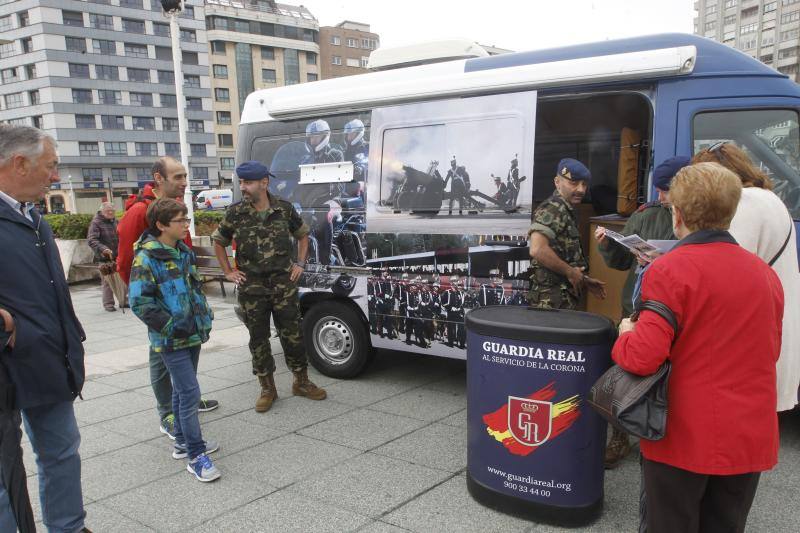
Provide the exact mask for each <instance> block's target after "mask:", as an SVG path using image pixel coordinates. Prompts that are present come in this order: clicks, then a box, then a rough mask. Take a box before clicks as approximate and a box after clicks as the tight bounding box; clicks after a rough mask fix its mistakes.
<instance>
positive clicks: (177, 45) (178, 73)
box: [161, 0, 195, 237]
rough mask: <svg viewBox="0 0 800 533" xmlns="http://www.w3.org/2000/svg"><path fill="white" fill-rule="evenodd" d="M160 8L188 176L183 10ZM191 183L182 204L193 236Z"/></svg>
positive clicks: (168, 2)
mask: <svg viewBox="0 0 800 533" xmlns="http://www.w3.org/2000/svg"><path fill="white" fill-rule="evenodd" d="M161 7H162V8H163V9H164V12H165V13H166V14H167V15H169V34H170V37H171V38H172V64H173V68H174V70H175V100H176V102H177V106H178V139H179V141H180V143H181V163H182V164H183V168H185V169H186V172H187V177H188V178H189V179H191V175H189V174H188V173H189V144H188V141H187V140H186V112H185V109H186V99H185V98H184V96H183V67H182V65H181V63H182V59H181V40H180V37H181V30H180V27H179V26H178V15H179V14H180V12H181V11H182V10H183V1H182V0H161ZM190 185H191V181H190V182H189V183H187V184H186V192H184V194H183V203H184V204H185V205H186V209H187V210H188V217H189V219H190V222H189V233H190V234H191V236H192V237H194V236H195V229H194V201H193V199H192V188H191V187H190Z"/></svg>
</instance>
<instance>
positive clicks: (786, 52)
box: [778, 47, 797, 59]
mask: <svg viewBox="0 0 800 533" xmlns="http://www.w3.org/2000/svg"><path fill="white" fill-rule="evenodd" d="M787 57H797V47H793V48H785V49H783V50H778V59H784V58H787Z"/></svg>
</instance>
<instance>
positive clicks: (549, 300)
mask: <svg viewBox="0 0 800 533" xmlns="http://www.w3.org/2000/svg"><path fill="white" fill-rule="evenodd" d="M528 305H530V306H531V307H537V308H539V309H577V307H578V298H576V297H575V295H574V294H572V293H571V292H570V291H569V289H568V288H567V287H565V286H563V285H555V286H552V287H541V286H539V287H536V286H531V290H530V291H528Z"/></svg>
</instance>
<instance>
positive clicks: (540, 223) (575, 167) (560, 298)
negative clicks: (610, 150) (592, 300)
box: [528, 159, 606, 309]
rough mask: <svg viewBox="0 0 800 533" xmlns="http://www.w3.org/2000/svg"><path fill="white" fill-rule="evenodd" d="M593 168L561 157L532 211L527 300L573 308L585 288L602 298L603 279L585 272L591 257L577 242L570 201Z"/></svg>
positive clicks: (580, 195) (573, 202)
mask: <svg viewBox="0 0 800 533" xmlns="http://www.w3.org/2000/svg"><path fill="white" fill-rule="evenodd" d="M590 178H591V174H590V173H589V169H588V168H586V167H585V166H584V165H583V163H581V162H580V161H577V160H575V159H562V160H561V161H560V162H559V163H558V169H557V174H556V177H555V185H556V190H555V191H554V192H553V194H552V196H550V198H548V199H547V200H545V201H544V202H542V203H541V205H539V207H538V208H537V209H536V211H535V212H534V214H533V223H532V224H531V228H530V230H528V236H529V239H530V243H531V244H530V255H531V269H532V274H531V287H530V291H529V292H528V303H529V304H530V305H532V306H533V307H539V308H542V309H575V308H576V307H577V306H578V301H579V299H580V296H581V294H582V293H583V291H584V290H588V291H590V292H592V294H595V295H596V296H598V297H600V298H605V296H606V290H605V283H603V282H602V281H599V280H596V279H594V278H590V277H589V276H587V275H586V272H585V271H586V269H587V268H588V266H589V263H588V262H587V261H586V256H585V255H584V253H583V248H582V247H581V241H580V235H579V234H578V224H577V219H576V217H575V210H574V206H576V205H578V204H580V203H581V200H583V196H584V195H585V194H586V187H587V185H588V182H589V179H590Z"/></svg>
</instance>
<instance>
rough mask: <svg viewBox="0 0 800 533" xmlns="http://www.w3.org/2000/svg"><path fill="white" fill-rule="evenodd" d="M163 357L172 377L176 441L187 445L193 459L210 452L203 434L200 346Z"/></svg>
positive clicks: (187, 451) (165, 353) (188, 452)
mask: <svg viewBox="0 0 800 533" xmlns="http://www.w3.org/2000/svg"><path fill="white" fill-rule="evenodd" d="M161 357H162V359H163V360H164V364H165V365H166V367H167V370H168V371H169V376H170V378H171V379H172V412H173V413H174V414H175V442H176V443H178V444H185V445H186V453H187V454H188V456H189V459H194V458H195V457H197V456H198V455H200V454H201V453H204V452H205V451H206V445H205V442H203V436H202V434H201V433H200V417H199V416H198V414H197V408H198V406H199V405H200V385H199V384H198V383H197V361H198V358H199V357H200V345H197V346H192V347H191V348H186V349H183V350H176V351H174V352H162V353H161Z"/></svg>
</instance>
